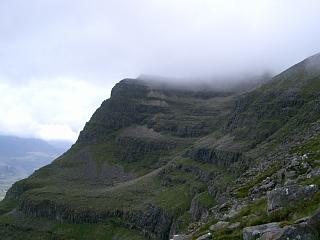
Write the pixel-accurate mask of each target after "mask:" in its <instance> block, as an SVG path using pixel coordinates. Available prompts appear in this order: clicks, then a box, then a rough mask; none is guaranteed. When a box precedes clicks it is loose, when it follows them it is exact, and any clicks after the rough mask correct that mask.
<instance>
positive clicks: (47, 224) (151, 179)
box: [0, 54, 320, 240]
mask: <svg viewBox="0 0 320 240" xmlns="http://www.w3.org/2000/svg"><path fill="white" fill-rule="evenodd" d="M319 103H320V55H319V54H318V55H314V56H312V57H310V58H308V59H306V60H304V61H302V62H300V63H298V64H297V65H295V66H293V67H291V68H290V69H288V70H286V71H284V72H283V73H281V74H279V75H277V76H275V77H273V78H272V79H271V80H269V81H268V82H266V83H264V84H263V85H261V86H258V87H256V88H254V89H251V90H248V89H246V90H245V89H241V91H240V90H238V91H237V90H234V89H233V90H221V89H220V90H217V89H215V88H214V87H212V88H201V87H198V88H193V90H190V89H187V88H178V87H176V86H170V85H168V84H162V83H159V82H152V81H151V82H149V81H145V80H141V79H125V80H122V81H120V82H119V83H118V84H116V86H115V87H114V88H113V90H112V94H111V97H110V99H108V100H105V101H104V102H103V103H102V104H101V107H100V108H99V109H97V111H96V112H95V113H94V114H93V116H92V118H91V119H90V121H89V122H87V123H86V125H85V127H84V129H83V131H82V132H81V134H80V136H79V138H78V140H77V142H76V144H75V145H73V146H72V148H71V149H70V150H69V151H67V152H66V153H65V154H63V155H62V156H60V157H59V158H57V159H56V160H55V161H54V162H53V163H52V164H50V165H48V166H45V167H43V168H41V169H40V170H38V171H36V172H35V173H34V174H32V175H31V176H30V177H29V178H27V179H24V180H21V181H18V182H16V183H15V184H14V185H13V186H12V187H11V188H10V190H9V191H8V193H7V195H6V197H5V199H4V200H3V201H2V202H1V204H0V215H1V216H0V234H1V236H2V237H3V238H4V239H114V240H116V239H122V240H123V239H157V240H158V239H159V240H165V239H174V240H178V239H180V240H183V239H198V240H205V239H244V240H253V239H260V240H262V239H279V240H280V239H311V240H313V239H320V230H319V229H320V225H319V224H320V191H319V184H320V104H319Z"/></svg>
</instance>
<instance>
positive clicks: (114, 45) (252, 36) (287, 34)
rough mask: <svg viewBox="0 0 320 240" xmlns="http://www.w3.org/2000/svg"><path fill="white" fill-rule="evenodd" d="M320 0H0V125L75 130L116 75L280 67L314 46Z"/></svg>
mask: <svg viewBox="0 0 320 240" xmlns="http://www.w3.org/2000/svg"><path fill="white" fill-rule="evenodd" d="M319 9H320V1H318V0H308V1H305V0H304V1H302V0H301V1H297V0H265V1H263V0H261V1H259V0H252V1H248V0H247V1H246V0H244V1H236V0H234V1H231V0H229V1H228V0H220V1H215V0H90V1H89V0H86V1H85V0H72V1H71V0H46V1H43V0H28V1H25V0H1V1H0V94H1V99H0V114H1V120H0V134H14V135H19V136H35V137H41V138H45V139H71V140H74V139H75V138H76V137H77V134H78V132H79V130H80V129H81V128H82V127H83V125H84V123H85V121H87V120H88V119H89V117H90V116H91V114H92V113H93V111H94V110H95V108H97V107H98V106H99V105H100V103H101V101H102V100H103V99H105V98H107V97H108V96H109V94H110V89H111V87H112V86H113V85H114V84H115V83H116V82H117V81H119V80H120V79H121V78H124V77H136V76H138V75H140V74H142V73H147V74H154V75H161V76H165V77H178V78H184V77H193V78H195V77H208V76H216V75H230V74H231V75H235V74H239V73H248V72H255V73H259V72H264V71H272V72H280V71H281V70H283V69H285V68H287V67H289V66H290V65H292V64H294V63H296V62H298V61H300V60H302V59H303V58H305V57H308V56H310V55H313V54H315V53H317V52H320V44H319V43H320V27H319V22H320V15H319Z"/></svg>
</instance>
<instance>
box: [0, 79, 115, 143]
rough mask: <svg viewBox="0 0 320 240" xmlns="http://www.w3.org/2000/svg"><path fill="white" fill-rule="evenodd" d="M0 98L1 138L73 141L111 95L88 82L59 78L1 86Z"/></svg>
mask: <svg viewBox="0 0 320 240" xmlns="http://www.w3.org/2000/svg"><path fill="white" fill-rule="evenodd" d="M0 94H1V98H0V106H1V108H0V115H1V119H0V134H8V135H19V136H24V137H38V138H42V139H47V140H55V139H63V140H69V141H74V140H76V138H77V136H78V134H79V131H80V130H81V129H82V127H83V124H84V123H85V122H86V121H87V120H88V119H89V118H90V116H91V115H92V113H93V111H94V110H95V109H96V108H97V107H98V106H99V105H100V103H101V101H102V100H104V99H105V98H107V97H108V94H109V93H108V92H106V90H105V89H104V88H100V87H97V86H94V85H92V84H90V83H88V82H85V81H79V80H72V79H65V78H58V79H55V80H52V81H49V80H32V81H29V82H28V83H24V84H19V85H17V84H9V83H8V82H7V83H0Z"/></svg>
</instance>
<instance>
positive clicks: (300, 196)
mask: <svg viewBox="0 0 320 240" xmlns="http://www.w3.org/2000/svg"><path fill="white" fill-rule="evenodd" d="M317 191H318V187H317V186H316V185H308V186H298V185H291V186H286V187H280V188H275V189H273V190H271V191H269V192H267V207H268V211H269V212H272V211H276V210H279V209H282V208H283V207H287V206H290V205H291V204H292V203H296V202H297V201H302V200H307V199H310V198H311V197H312V196H313V195H314V194H315V193H316V192H317Z"/></svg>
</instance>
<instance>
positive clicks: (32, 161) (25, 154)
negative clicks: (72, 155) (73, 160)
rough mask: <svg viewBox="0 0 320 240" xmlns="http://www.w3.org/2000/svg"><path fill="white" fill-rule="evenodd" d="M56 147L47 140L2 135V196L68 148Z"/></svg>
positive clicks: (0, 155) (0, 145)
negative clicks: (19, 181)
mask: <svg viewBox="0 0 320 240" xmlns="http://www.w3.org/2000/svg"><path fill="white" fill-rule="evenodd" d="M60 146H61V147H62V148H56V147H54V146H52V145H51V144H49V143H48V142H46V141H43V140H40V139H34V138H20V137H14V136H0V198H1V199H2V198H3V197H4V194H5V192H6V190H7V189H8V188H9V187H10V186H11V185H12V184H13V183H14V182H16V181H17V180H19V179H22V178H25V177H27V176H29V175H30V174H31V173H33V171H34V170H36V169H38V168H40V167H42V166H44V165H47V164H49V163H50V162H51V161H52V160H53V159H55V158H56V157H58V156H59V155H60V154H62V153H63V152H64V151H66V150H67V147H64V146H65V145H64V144H63V145H62V144H61V145H60Z"/></svg>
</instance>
